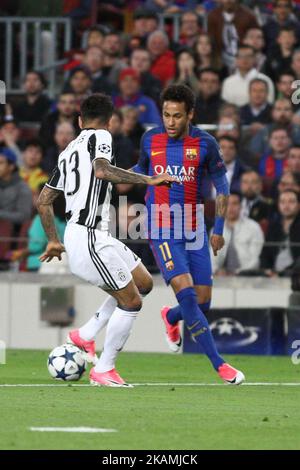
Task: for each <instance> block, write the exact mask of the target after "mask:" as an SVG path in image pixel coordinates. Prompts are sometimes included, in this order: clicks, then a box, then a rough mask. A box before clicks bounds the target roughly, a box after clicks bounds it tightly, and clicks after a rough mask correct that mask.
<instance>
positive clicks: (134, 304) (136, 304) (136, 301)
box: [121, 294, 143, 312]
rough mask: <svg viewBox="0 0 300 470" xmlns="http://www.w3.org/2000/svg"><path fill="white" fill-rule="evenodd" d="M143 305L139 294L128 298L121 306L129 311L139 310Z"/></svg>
mask: <svg viewBox="0 0 300 470" xmlns="http://www.w3.org/2000/svg"><path fill="white" fill-rule="evenodd" d="M142 306H143V301H142V299H141V297H140V296H139V295H138V294H137V295H134V296H133V297H132V298H130V299H128V300H127V301H126V302H125V304H124V305H123V306H122V307H121V308H122V309H123V310H127V311H128V312H139V311H140V310H141V308H142Z"/></svg>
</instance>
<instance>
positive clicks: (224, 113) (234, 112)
mask: <svg viewBox="0 0 300 470" xmlns="http://www.w3.org/2000/svg"><path fill="white" fill-rule="evenodd" d="M223 117H228V118H231V119H234V120H235V121H236V122H237V123H238V125H240V124H241V119H240V110H239V107H238V106H236V105H235V104H231V103H226V102H223V104H222V106H221V107H220V110H219V119H221V118H223Z"/></svg>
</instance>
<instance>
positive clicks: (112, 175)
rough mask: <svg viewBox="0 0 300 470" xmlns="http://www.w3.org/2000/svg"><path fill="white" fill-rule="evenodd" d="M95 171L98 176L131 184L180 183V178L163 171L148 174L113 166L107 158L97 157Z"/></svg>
mask: <svg viewBox="0 0 300 470" xmlns="http://www.w3.org/2000/svg"><path fill="white" fill-rule="evenodd" d="M94 171H95V175H96V178H99V179H101V180H106V181H110V182H111V183H115V184H118V183H131V184H141V183H142V184H148V185H150V186H161V185H164V186H171V185H172V183H179V180H178V179H176V178H174V177H173V176H170V175H168V174H167V173H163V174H161V175H155V176H147V175H141V174H139V173H134V172H133V171H129V170H123V168H119V167H117V166H113V165H111V164H110V163H109V161H108V160H106V159H105V158H97V159H96V160H95V161H94Z"/></svg>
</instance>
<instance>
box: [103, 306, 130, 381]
mask: <svg viewBox="0 0 300 470" xmlns="http://www.w3.org/2000/svg"><path fill="white" fill-rule="evenodd" d="M137 314H138V312H127V311H126V310H122V309H121V308H119V307H117V308H116V310H115V311H114V313H113V314H112V316H111V318H110V320H109V322H108V325H107V329H106V336H105V341H104V347H103V352H102V354H101V356H100V359H99V360H98V362H97V364H96V366H95V372H107V371H108V370H111V369H114V367H115V361H116V358H117V355H118V352H120V351H121V350H122V348H123V346H124V345H125V343H126V341H127V339H128V337H129V335H130V332H131V328H132V325H133V322H134V320H135V318H136V316H137Z"/></svg>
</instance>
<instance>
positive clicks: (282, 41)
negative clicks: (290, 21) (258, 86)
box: [265, 26, 297, 82]
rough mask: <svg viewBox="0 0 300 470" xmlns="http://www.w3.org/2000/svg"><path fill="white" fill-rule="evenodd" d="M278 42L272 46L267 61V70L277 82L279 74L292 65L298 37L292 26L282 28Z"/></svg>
mask: <svg viewBox="0 0 300 470" xmlns="http://www.w3.org/2000/svg"><path fill="white" fill-rule="evenodd" d="M276 43H277V44H274V46H273V47H272V48H270V50H269V53H268V58H267V62H266V67H265V72H266V74H267V75H268V76H269V77H270V78H271V79H272V80H273V81H274V82H275V81H276V80H277V79H278V76H279V75H280V74H281V73H282V72H284V71H286V70H288V69H289V68H290V67H291V63H292V56H293V52H294V48H295V46H296V44H297V38H296V33H295V30H294V28H292V27H291V26H289V27H287V26H286V27H284V28H281V29H280V31H279V33H278V36H277V39H276Z"/></svg>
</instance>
